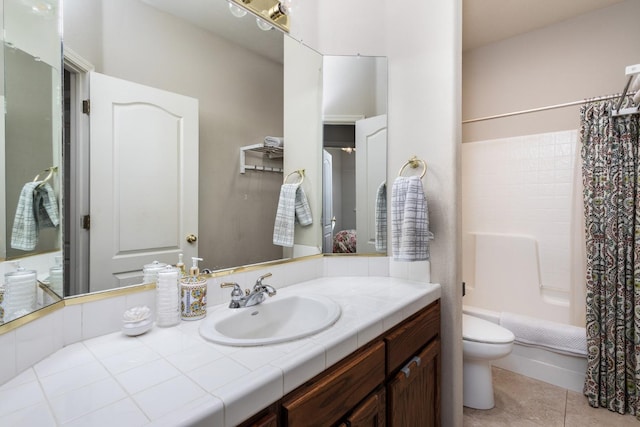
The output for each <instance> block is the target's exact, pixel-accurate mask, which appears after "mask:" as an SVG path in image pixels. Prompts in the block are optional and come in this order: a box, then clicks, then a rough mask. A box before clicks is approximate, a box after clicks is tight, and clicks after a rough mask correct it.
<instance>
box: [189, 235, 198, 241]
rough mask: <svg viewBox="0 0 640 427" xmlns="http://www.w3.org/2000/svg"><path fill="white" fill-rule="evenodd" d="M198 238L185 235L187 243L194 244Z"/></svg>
mask: <svg viewBox="0 0 640 427" xmlns="http://www.w3.org/2000/svg"><path fill="white" fill-rule="evenodd" d="M196 240H198V237H197V236H196V235H195V234H189V235H187V243H195V242H196Z"/></svg>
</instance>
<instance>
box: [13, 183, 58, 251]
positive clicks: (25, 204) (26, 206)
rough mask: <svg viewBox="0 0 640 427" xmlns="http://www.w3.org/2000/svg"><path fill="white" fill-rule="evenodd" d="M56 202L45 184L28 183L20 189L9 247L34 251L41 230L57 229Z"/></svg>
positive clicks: (49, 187)
mask: <svg viewBox="0 0 640 427" xmlns="http://www.w3.org/2000/svg"><path fill="white" fill-rule="evenodd" d="M59 224H60V219H59V217H58V201H57V199H56V196H55V193H54V192H53V188H51V185H49V183H47V182H43V181H35V182H28V183H26V184H25V185H24V186H23V187H22V191H21V192H20V197H19V198H18V207H17V208H16V214H15V217H14V220H13V229H12V233H11V247H12V248H13V249H20V250H23V251H31V250H33V249H35V247H36V244H37V243H38V234H39V231H40V229H42V228H52V227H57V226H58V225H59Z"/></svg>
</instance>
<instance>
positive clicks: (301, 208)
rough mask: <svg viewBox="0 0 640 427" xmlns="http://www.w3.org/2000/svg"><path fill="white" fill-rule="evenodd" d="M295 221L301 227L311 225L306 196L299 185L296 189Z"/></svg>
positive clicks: (311, 220)
mask: <svg viewBox="0 0 640 427" xmlns="http://www.w3.org/2000/svg"><path fill="white" fill-rule="evenodd" d="M296 220H297V221H298V223H299V224H300V225H301V226H303V227H306V226H307V225H311V224H312V223H313V217H312V215H311V208H310V207H309V201H308V200H307V194H306V193H305V192H304V190H303V189H302V187H300V185H298V188H297V189H296Z"/></svg>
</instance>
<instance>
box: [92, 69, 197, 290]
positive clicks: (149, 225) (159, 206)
mask: <svg viewBox="0 0 640 427" xmlns="http://www.w3.org/2000/svg"><path fill="white" fill-rule="evenodd" d="M90 94H91V111H90V141H91V142H90V163H91V165H90V181H91V182H90V188H91V190H90V193H91V195H90V214H91V225H90V244H89V248H90V249H89V250H90V255H89V258H90V262H89V265H90V271H89V275H90V282H89V283H90V291H92V292H93V291H99V290H103V289H111V288H114V287H121V286H126V285H130V284H135V283H140V281H141V280H140V279H141V278H142V274H141V271H140V270H141V269H142V266H143V265H144V264H148V263H150V262H152V261H154V260H157V261H160V262H166V263H169V264H175V263H176V262H177V260H178V254H179V253H184V256H185V262H186V261H188V260H189V259H190V257H192V256H197V253H198V243H197V240H196V241H192V240H193V238H192V237H196V238H197V235H198V100H197V99H194V98H189V97H186V96H183V95H178V94H175V93H170V92H166V91H163V90H159V89H155V88H151V87H148V86H143V85H140V84H136V83H132V82H128V81H125V80H120V79H116V78H113V77H109V76H105V75H102V74H98V73H91V74H90ZM189 236H192V237H191V238H189ZM190 240H191V242H190Z"/></svg>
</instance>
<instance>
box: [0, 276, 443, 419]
mask: <svg viewBox="0 0 640 427" xmlns="http://www.w3.org/2000/svg"><path fill="white" fill-rule="evenodd" d="M292 292H296V293H312V294H322V295H325V296H327V297H329V298H331V299H333V300H335V301H336V302H338V303H339V304H340V305H341V307H342V311H343V315H342V316H341V318H340V319H339V320H338V321H337V322H336V323H335V324H334V326H333V327H332V328H331V329H327V330H325V331H323V332H321V333H319V334H316V335H313V336H310V337H308V338H305V339H301V340H297V341H292V342H288V343H282V344H276V345H269V346H262V347H247V348H238V347H226V346H221V345H216V344H213V343H210V342H208V341H205V340H204V339H203V338H201V337H200V335H199V333H198V327H199V326H200V324H201V323H202V322H201V321H193V322H182V323H181V324H180V325H179V326H177V327H173V328H154V329H153V330H151V331H150V332H149V333H147V334H144V335H141V336H139V337H126V336H124V335H123V334H121V333H119V332H116V333H111V334H107V335H104V336H100V337H96V338H92V339H87V340H84V341H82V342H78V343H75V344H72V345H69V346H67V347H65V348H64V349H62V350H59V351H57V352H56V353H54V354H52V355H51V356H49V357H48V358H46V359H45V360H43V361H41V362H39V363H37V364H35V365H34V366H33V367H31V368H29V369H27V370H26V371H25V372H23V373H22V374H20V375H19V376H17V377H16V378H14V379H13V380H12V381H10V382H8V383H6V384H5V385H3V386H2V387H0V418H1V419H2V420H3V422H4V421H6V420H11V425H13V426H22V425H33V422H34V420H36V421H37V425H39V426H47V425H52V426H53V425H60V424H62V423H63V422H65V421H67V422H69V423H70V425H78V426H80V425H100V424H99V423H98V424H94V423H96V422H98V421H100V422H104V423H107V424H108V425H115V424H117V425H166V426H170V425H176V424H177V423H178V421H179V422H180V423H185V422H190V423H191V422H192V423H197V422H201V423H209V425H220V426H222V425H224V426H233V425H236V424H238V423H239V422H241V421H243V420H244V419H245V418H247V417H248V416H250V415H252V414H253V413H255V412H257V411H259V410H261V409H263V408H264V407H266V406H268V405H269V404H270V403H272V402H274V401H276V400H277V399H279V398H280V397H282V396H284V394H286V393H287V392H288V391H291V390H293V389H294V388H296V387H297V386H299V385H300V384H302V383H303V382H304V381H306V380H308V379H310V378H312V377H313V376H314V375H316V374H317V373H319V372H321V371H322V370H324V369H326V368H327V367H329V366H330V365H332V364H333V363H335V362H336V361H338V360H339V359H341V358H343V357H345V356H347V355H348V354H350V353H351V352H353V351H354V350H355V349H357V348H359V347H361V346H362V345H364V344H365V343H366V342H367V341H369V340H370V339H372V338H374V337H376V336H377V335H379V334H380V333H382V332H383V331H385V330H387V329H389V328H391V327H392V326H394V325H396V324H398V323H399V322H400V321H402V320H403V319H405V318H407V317H408V316H410V315H411V314H413V313H415V312H416V311H418V310H420V309H421V308H422V307H425V306H427V305H428V304H430V303H431V302H433V301H435V300H436V299H438V298H439V297H440V286H439V285H435V284H426V283H418V282H413V281H407V280H402V279H396V278H390V277H328V278H319V279H314V280H310V281H307V282H304V283H299V284H296V285H294V286H289V287H284V288H281V289H279V290H278V295H276V296H275V297H274V298H278V296H280V295H287V294H289V293H292ZM0 338H4V336H3V337H0ZM2 348H3V347H0V349H2ZM0 351H1V350H0ZM185 417H187V418H185ZM185 420H186V421H185Z"/></svg>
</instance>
